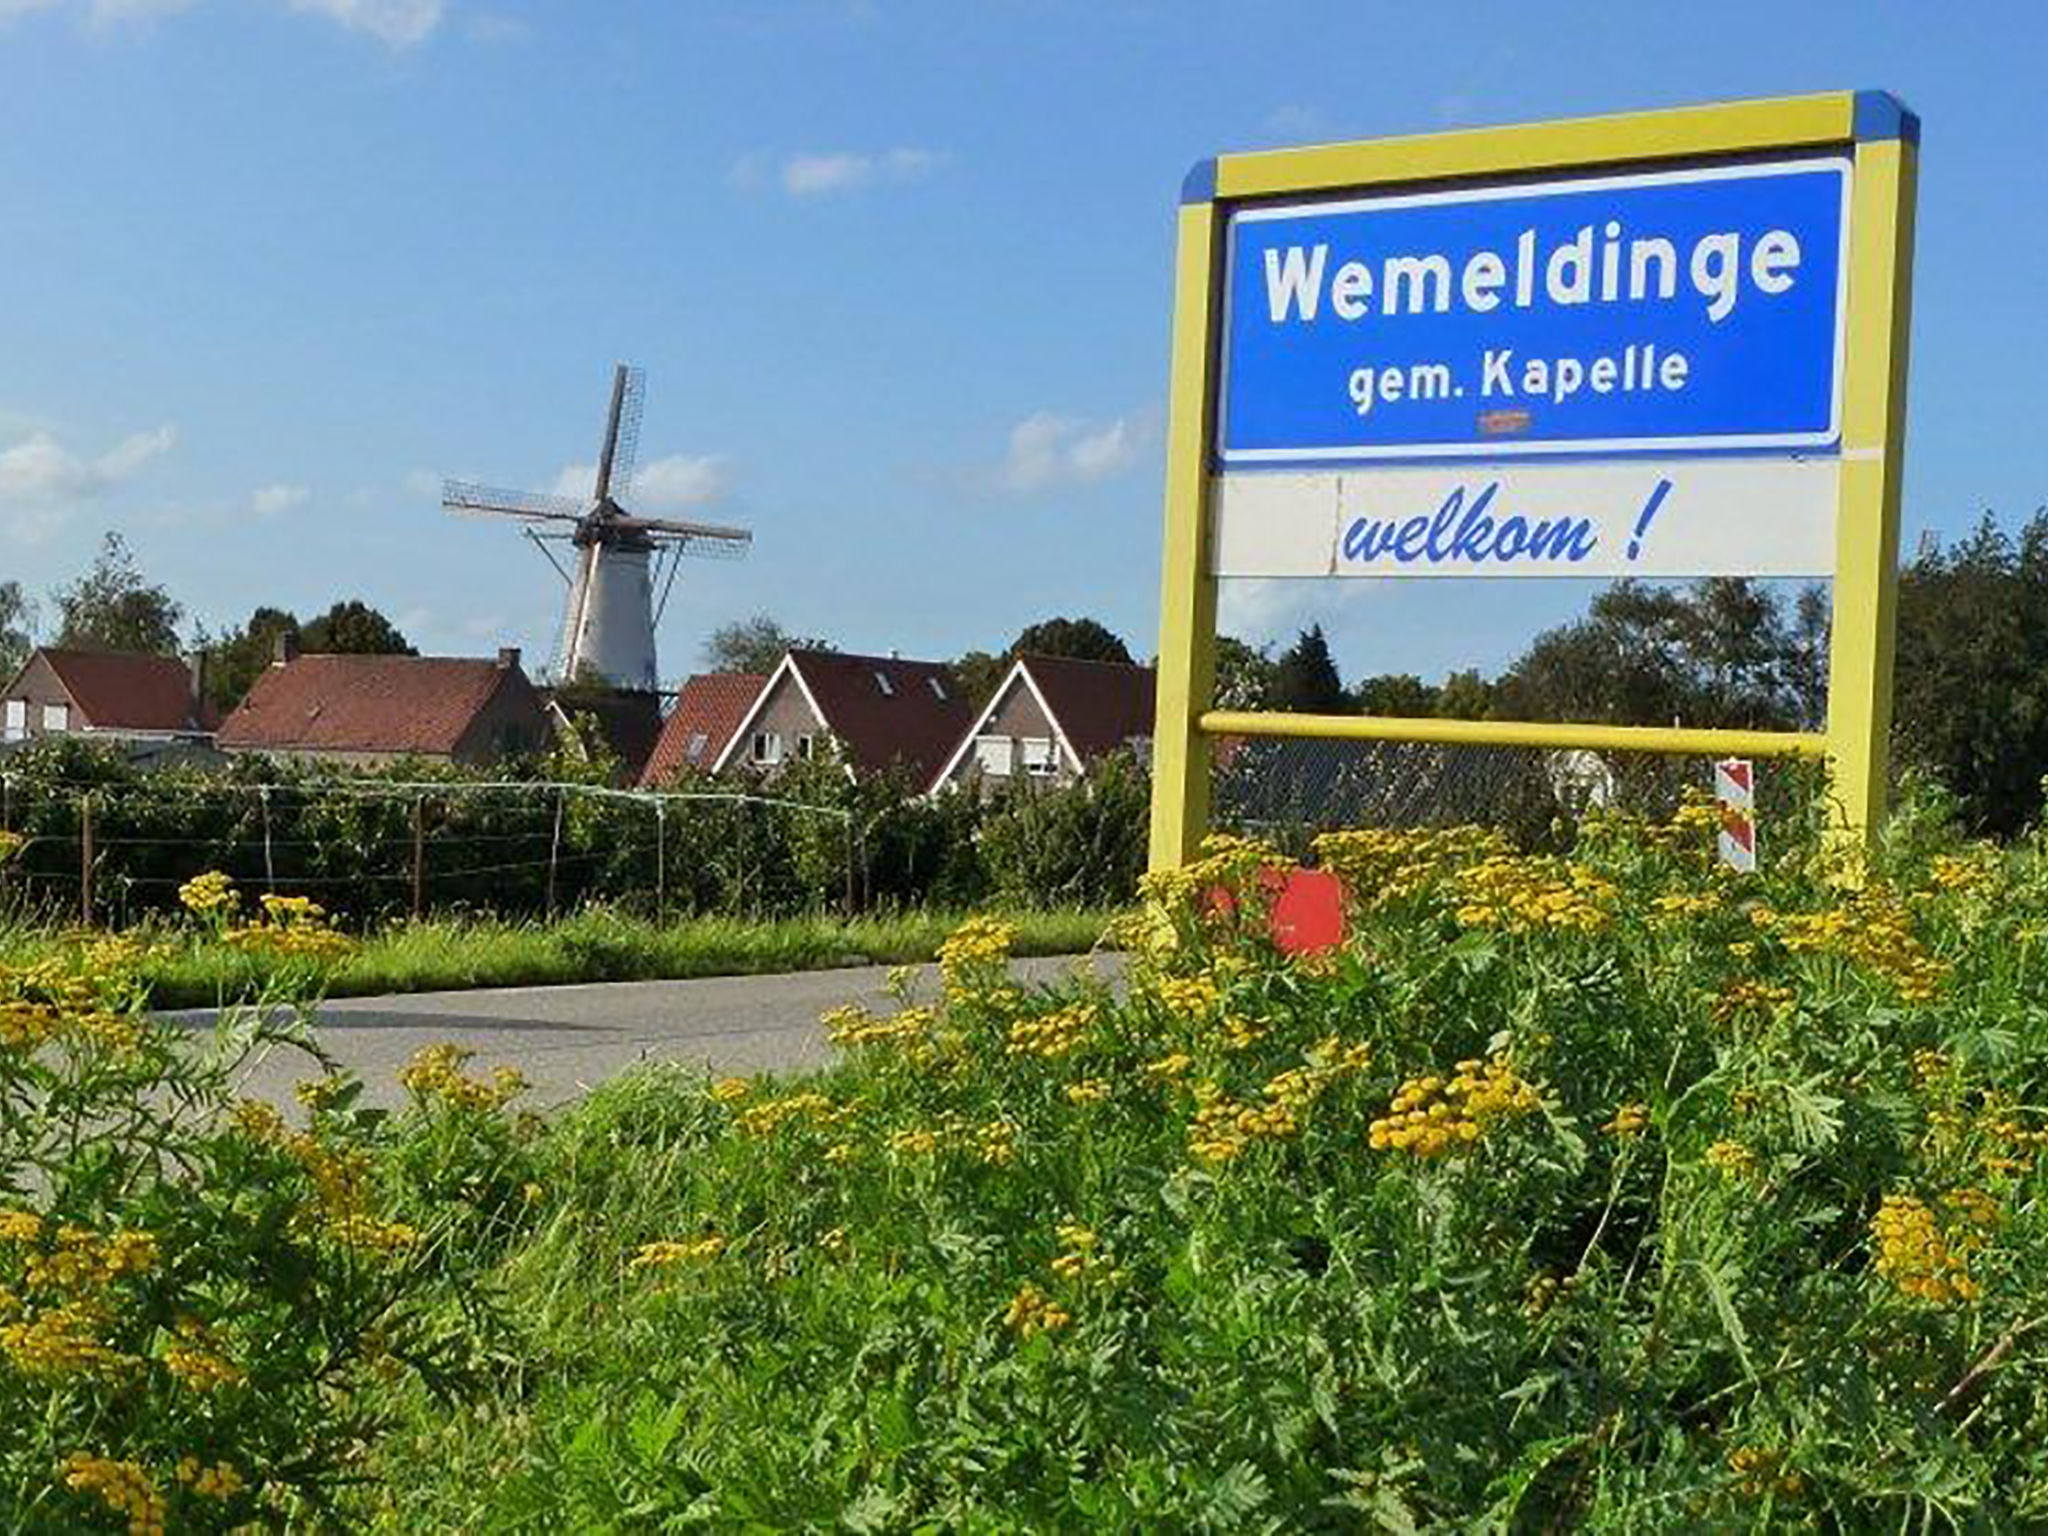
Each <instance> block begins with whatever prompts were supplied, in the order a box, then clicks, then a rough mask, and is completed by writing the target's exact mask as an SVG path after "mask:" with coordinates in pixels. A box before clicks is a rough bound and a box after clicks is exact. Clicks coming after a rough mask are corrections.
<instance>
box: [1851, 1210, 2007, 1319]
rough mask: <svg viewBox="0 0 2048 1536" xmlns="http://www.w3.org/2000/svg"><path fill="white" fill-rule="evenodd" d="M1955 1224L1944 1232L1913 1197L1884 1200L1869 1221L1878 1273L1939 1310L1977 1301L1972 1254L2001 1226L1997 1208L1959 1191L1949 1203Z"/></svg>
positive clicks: (1978, 1292)
mask: <svg viewBox="0 0 2048 1536" xmlns="http://www.w3.org/2000/svg"><path fill="white" fill-rule="evenodd" d="M1946 1203H1947V1204H1948V1206H1949V1208H1950V1210H1951V1212H1952V1213H1953V1215H1954V1217H1955V1220H1954V1223H1953V1226H1952V1229H1951V1230H1950V1231H1946V1232H1945V1231H1944V1230H1943V1227H1942V1223H1941V1221H1940V1220H1939V1218H1937V1217H1936V1215H1935V1213H1934V1211H1933V1209H1932V1208H1931V1207H1930V1206H1929V1205H1928V1204H1927V1203H1926V1202H1925V1201H1924V1200H1921V1199H1920V1198H1919V1197H1918V1196H1915V1195H1900V1194H1893V1195H1886V1196H1885V1197H1884V1201H1883V1203H1882V1204H1880V1205H1879V1206H1878V1209H1877V1214H1876V1215H1874V1216H1872V1217H1871V1218H1870V1235H1871V1238H1872V1239H1873V1241H1875V1243H1876V1244H1877V1265H1876V1268H1877V1272H1878V1274H1880V1275H1882V1276H1883V1277H1884V1278H1886V1279H1887V1280H1889V1281H1891V1283H1892V1284H1893V1285H1894V1286H1896V1287H1897V1288H1898V1289H1899V1290H1900V1291H1901V1292H1902V1293H1904V1294H1905V1295H1907V1296H1911V1297H1913V1298H1915V1299H1916V1300H1919V1301H1926V1302H1931V1303H1933V1304H1934V1305H1936V1306H1947V1305H1949V1304H1951V1303H1953V1302H1958V1301H1975V1300H1976V1299H1977V1297H1978V1296H1979V1295H1980V1294H1981V1290H1980V1288H1979V1286H1978V1284H1977V1282H1976V1281H1975V1280H1973V1279H1972V1278H1971V1277H1970V1258H1969V1256H1970V1254H1971V1253H1972V1252H1973V1251H1975V1250H1976V1249H1978V1248H1980V1247H1982V1246H1983V1244H1984V1243H1985V1241H1986V1240H1987V1236H1988V1234H1989V1232H1990V1231H1991V1229H1992V1228H1994V1227H1995V1226H1996V1225H1997V1224H1998V1221H1999V1210H1998V1207H1997V1205H1996V1204H1995V1203H1994V1202H1993V1201H1992V1200H1991V1199H1990V1197H1989V1196H1987V1195H1985V1194H1983V1193H1982V1192H1981V1191H1979V1190H1957V1191H1955V1192H1954V1193H1953V1194H1951V1195H1950V1196H1949V1197H1948V1200H1947V1202H1946Z"/></svg>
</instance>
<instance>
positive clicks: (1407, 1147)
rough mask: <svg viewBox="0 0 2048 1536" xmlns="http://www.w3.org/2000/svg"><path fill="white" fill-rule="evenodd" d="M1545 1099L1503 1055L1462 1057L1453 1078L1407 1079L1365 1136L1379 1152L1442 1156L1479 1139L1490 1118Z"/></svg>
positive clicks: (1526, 1110)
mask: <svg viewBox="0 0 2048 1536" xmlns="http://www.w3.org/2000/svg"><path fill="white" fill-rule="evenodd" d="M1541 1104H1542V1100H1541V1099H1540V1098H1539V1097H1538V1095H1537V1092H1536V1088H1535V1086H1534V1085H1533V1084H1531V1083H1528V1082H1525V1081H1524V1080H1523V1079H1522V1078H1521V1076H1520V1075H1518V1074H1517V1073H1516V1072H1515V1070H1514V1068H1513V1066H1511V1065H1510V1064H1509V1062H1508V1059H1507V1057H1506V1056H1505V1055H1495V1056H1494V1057H1493V1058H1491V1059H1490V1060H1487V1061H1479V1060H1476V1059H1475V1060H1470V1061H1461V1062H1459V1063H1458V1065H1457V1066H1456V1067H1455V1068H1454V1069H1453V1070H1452V1075H1451V1076H1450V1077H1449V1078H1444V1077H1440V1076H1438V1075H1436V1074H1434V1073H1431V1074H1429V1075H1426V1076H1423V1077H1411V1078H1409V1079H1408V1080H1407V1081H1406V1082H1404V1083H1403V1084H1402V1085H1401V1086H1400V1088H1399V1090H1398V1091H1397V1092H1396V1093H1395V1094H1394V1098H1393V1101H1392V1102H1391V1103H1390V1104H1388V1106H1387V1112H1386V1114H1384V1115H1383V1116H1381V1117H1380V1118H1379V1119H1377V1120H1375V1121H1373V1123H1372V1125H1371V1127H1370V1129H1369V1131H1368V1133H1367V1138H1368V1141H1369V1142H1370V1144H1371V1146H1372V1147H1373V1149H1374V1150H1375V1151H1386V1150H1395V1151H1402V1152H1408V1153H1412V1154H1413V1155H1414V1156H1416V1157H1442V1156H1444V1155H1445V1154H1447V1153H1450V1152H1456V1151H1461V1150H1463V1149H1464V1148H1466V1147H1469V1146H1471V1145H1472V1144H1473V1143H1475V1142H1477V1141H1478V1140H1479V1138H1480V1136H1481V1135H1482V1134H1484V1132H1485V1131H1486V1128H1487V1126H1488V1125H1489V1124H1491V1123H1492V1122H1494V1121H1496V1120H1499V1119H1502V1118H1504V1117H1507V1116H1513V1115H1526V1114H1529V1113H1530V1112H1532V1111H1534V1110H1536V1109H1538V1108H1540V1107H1541Z"/></svg>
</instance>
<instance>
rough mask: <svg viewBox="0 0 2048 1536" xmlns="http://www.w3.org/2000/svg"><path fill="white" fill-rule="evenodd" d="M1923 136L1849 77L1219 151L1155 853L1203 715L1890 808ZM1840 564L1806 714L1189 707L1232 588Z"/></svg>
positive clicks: (1195, 198) (1192, 322) (1169, 574)
mask: <svg viewBox="0 0 2048 1536" xmlns="http://www.w3.org/2000/svg"><path fill="white" fill-rule="evenodd" d="M1918 143H1919V123H1918V120H1917V119H1916V118H1915V117H1914V116H1913V115H1912V114H1911V113H1910V112H1908V111H1906V110H1905V109H1904V108H1903V107H1902V106H1901V105H1900V104H1899V103H1898V102H1897V101H1896V100H1895V99H1893V98H1892V97H1890V96H1887V95H1885V94H1884V93H1882V92H1875V91H1864V92H1854V93H1850V92H1840V93H1833V94H1828V95H1820V96H1808V97H1791V98H1784V99H1779V100H1770V101H1749V102H1733V103H1727V104H1724V105H1719V106H1709V107H1694V108H1683V109H1679V110H1676V111H1664V112H1646V113H1638V114H1631V115H1626V116H1620V117H1609V118H1584V119H1577V120H1570V121H1561V122H1550V123H1536V124H1530V125H1527V126H1524V127H1516V128H1495V129H1477V130H1470V131H1465V132H1458V133H1446V134H1435V135H1429V136H1425V137H1420V138H1409V139H1386V140H1379V141H1373V142H1366V143H1357V144H1331V145H1319V146H1312V147H1304V148H1299V149H1280V150H1270V151H1264V152H1259V153H1254V154H1245V155H1226V156H1222V157H1220V158H1219V159H1216V160H1212V161H1205V162H1203V163H1201V164H1200V165H1198V166H1196V167H1195V169H1194V170H1193V171H1192V172H1190V174H1189V176H1188V179H1187V182H1186V184H1185V186H1184V188H1183V195H1182V207H1181V214H1180V239H1179V244H1178V248H1177V256H1176V273H1177V275H1176V284H1177V298H1176V302H1175V309H1174V331H1173V391H1172V404H1171V408H1170V411H1169V417H1168V426H1167V487H1166V527H1165V539H1164V544H1163V558H1162V570H1161V587H1160V599H1161V601H1160V646H1159V657H1160V659H1159V671H1158V689H1157V698H1158V706H1157V708H1158V719H1157V724H1156V727H1155V731H1154V740H1153V752H1154V757H1153V762H1154V776H1153V805H1152V862H1153V865H1154V867H1155V868H1164V867H1169V866H1172V865H1175V864H1178V863H1179V862H1181V861H1182V860H1183V859H1185V858H1186V857H1187V856H1188V855H1189V853H1190V852H1191V851H1192V850H1193V849H1194V847H1195V846H1196V845H1197V844H1198V843H1199V841H1200V839H1201V836H1202V833H1203V831H1204V829H1205V825H1206V821H1207V814H1208V788H1209V760H1208V741H1209V739H1210V738H1212V737H1214V736H1217V735H1278V736H1311V737H1313V736H1325V737H1345V738H1359V739H1381V740H1410V741H1423V740H1427V741H1435V742H1453V743H1455V742H1470V743H1475V744H1495V745H1507V744H1521V745H1528V746H1540V747H1543V748H1545V749H1552V750H1572V749H1586V750H1596V751H1608V750H1615V749H1631V750H1641V751H1651V752H1668V753H1686V754H1691V753H1706V754H1708V755H1713V756H1722V755H1726V754H1729V753H1740V754H1742V755H1743V756H1744V757H1746V758H1754V757H1760V756H1773V755H1789V756H1803V757H1818V756H1825V757H1827V758H1828V759H1830V761H1831V766H1832V768H1833V771H1834V782H1833V786H1832V794H1833V798H1834V800H1835V803H1836V804H1837V805H1838V806H1839V808H1840V818H1841V823H1842V825H1843V827H1844V828H1845V829H1849V830H1852V831H1854V832H1856V833H1857V834H1859V835H1861V834H1863V833H1866V832H1867V831H1868V830H1869V829H1870V828H1871V827H1872V826H1873V825H1874V824H1875V822H1876V821H1877V819H1878V817H1879V815H1880V814H1881V811H1882V808H1883V802H1884V781H1885V744H1886V737H1887V735H1888V733H1889V730H1890V711H1891V698H1890V694H1891V654H1892V629H1893V615H1894V610H1895V599H1896V585H1897V556H1898V491H1899V481H1900V473H1901V467H1902V461H1903V443H1904V399H1905V389H1904V383H1905V367H1906V334H1907V328H1908V325H1907V317H1908V310H1909V303H1908V300H1909V291H1910V273H1911V253H1912V232H1913V204H1914V185H1915V175H1916V166H1917V163H1918ZM1822 574H1824V575H1830V576H1832V577H1833V581H1834V616H1835V617H1834V625H1833V628H1832V630H1831V637H1830V655H1829V688H1828V719H1827V727H1826V730H1825V732H1824V733H1818V732H1816V733H1798V732H1765V731H1721V730H1714V729H1710V728H1697V727H1694V728H1685V729H1679V728H1676V727H1670V728H1661V727H1617V726H1607V725H1595V724H1569V723H1564V724H1548V723H1546V724H1532V723H1528V722H1516V721H1451V720H1395V719H1385V718H1367V717H1336V716H1299V715H1286V714H1272V713H1258V712H1241V711H1223V710H1217V709H1214V708H1213V707H1212V706H1211V700H1210V693H1211V689H1212V684H1213V680H1214V666H1215V623H1216V599H1217V579H1218V578H1219V577H1229V576H1371V577H1384V576H1443V575H1483V576H1557V575H1572V576H1620V575H1644V576H1676V575H1744V576H1784V575H1822Z"/></svg>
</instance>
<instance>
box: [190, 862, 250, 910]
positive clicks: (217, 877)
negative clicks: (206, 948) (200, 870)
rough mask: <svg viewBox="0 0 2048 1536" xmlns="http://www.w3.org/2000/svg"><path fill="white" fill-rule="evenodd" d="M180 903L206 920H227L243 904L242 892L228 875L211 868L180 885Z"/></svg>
mask: <svg viewBox="0 0 2048 1536" xmlns="http://www.w3.org/2000/svg"><path fill="white" fill-rule="evenodd" d="M178 904H179V905H180V906H182V907H183V908H184V909H185V910H186V911H187V912H190V913H191V914H192V915H193V916H194V917H197V918H201V919H203V920H205V921H209V922H211V921H215V920H225V919H227V918H230V917H232V916H234V914H235V909H236V908H237V907H239V906H240V905H241V904H242V893H241V892H240V891H238V890H236V889H235V882H234V881H233V880H232V879H231V878H229V877H228V876H227V875H225V874H223V873H222V872H221V871H219V870H217V869H209V870H208V871H207V872H206V873H205V874H203V875H194V876H193V877H192V878H191V879H190V880H187V881H186V882H185V883H184V884H183V885H181V886H179V887H178Z"/></svg>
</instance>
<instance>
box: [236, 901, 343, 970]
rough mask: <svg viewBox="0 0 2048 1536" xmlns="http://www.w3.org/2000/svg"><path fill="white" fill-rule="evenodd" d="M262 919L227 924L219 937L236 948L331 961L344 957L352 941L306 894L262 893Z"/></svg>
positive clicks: (318, 963) (312, 960) (303, 958)
mask: <svg viewBox="0 0 2048 1536" xmlns="http://www.w3.org/2000/svg"><path fill="white" fill-rule="evenodd" d="M262 903H263V914H264V918H265V921H263V922H260V923H249V924H245V925H244V926H242V927H240V928H230V929H228V931H227V932H226V933H224V934H223V935H222V936H221V937H222V938H223V939H225V940H226V941H227V942H228V943H229V944H232V945H234V946H235V947H236V948H237V949H241V950H247V951H258V952H262V953H265V954H270V955H277V956H282V957H286V958H289V959H294V960H306V961H311V962H312V963H314V964H316V965H330V964H334V963H336V962H338V961H341V960H344V959H346V958H347V957H348V956H349V954H350V953H351V952H353V950H354V949H355V942H354V941H353V940H352V939H350V938H349V936H348V935H347V934H345V933H339V932H337V931H336V930H335V929H333V928H331V927H329V926H328V923H327V909H326V908H324V907H322V906H321V905H320V904H319V903H318V902H316V901H314V900H313V899H312V898H310V897H307V896H276V895H265V896H264V897H262Z"/></svg>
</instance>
